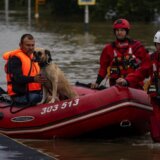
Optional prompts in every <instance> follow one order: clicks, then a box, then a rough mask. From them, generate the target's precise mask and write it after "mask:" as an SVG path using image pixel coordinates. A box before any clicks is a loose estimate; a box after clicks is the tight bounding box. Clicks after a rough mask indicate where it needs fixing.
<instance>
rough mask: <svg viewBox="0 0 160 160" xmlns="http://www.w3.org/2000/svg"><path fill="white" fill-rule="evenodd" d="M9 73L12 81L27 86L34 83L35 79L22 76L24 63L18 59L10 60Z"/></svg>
mask: <svg viewBox="0 0 160 160" xmlns="http://www.w3.org/2000/svg"><path fill="white" fill-rule="evenodd" d="M8 71H9V73H10V74H11V79H12V80H13V81H15V82H17V83H20V84H23V83H24V84H25V83H28V82H34V77H30V76H24V75H23V74H22V63H21V61H20V59H19V58H17V57H12V58H11V59H9V62H8Z"/></svg>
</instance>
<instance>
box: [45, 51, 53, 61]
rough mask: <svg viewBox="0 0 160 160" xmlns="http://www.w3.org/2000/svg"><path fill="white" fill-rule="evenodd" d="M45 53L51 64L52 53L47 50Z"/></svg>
mask: <svg viewBox="0 0 160 160" xmlns="http://www.w3.org/2000/svg"><path fill="white" fill-rule="evenodd" d="M44 52H45V54H46V56H48V62H51V61H52V57H51V52H50V51H49V50H47V49H45V51H44Z"/></svg>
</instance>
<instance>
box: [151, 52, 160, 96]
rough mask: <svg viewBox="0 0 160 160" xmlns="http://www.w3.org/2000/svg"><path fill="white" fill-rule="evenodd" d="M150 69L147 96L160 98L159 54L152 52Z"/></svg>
mask: <svg viewBox="0 0 160 160" xmlns="http://www.w3.org/2000/svg"><path fill="white" fill-rule="evenodd" d="M151 61H152V67H151V69H150V71H148V74H149V75H150V85H149V87H148V94H150V96H151V97H157V96H158V97H159V98H160V54H159V53H158V52H154V53H153V54H152V55H151Z"/></svg>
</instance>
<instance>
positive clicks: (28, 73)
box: [3, 34, 46, 105]
mask: <svg viewBox="0 0 160 160" xmlns="http://www.w3.org/2000/svg"><path fill="white" fill-rule="evenodd" d="M19 46H20V48H19V49H16V50H13V51H9V52H6V53H4V54H3V59H4V60H6V65H5V72H6V79H7V92H8V94H9V95H10V96H11V98H12V100H13V102H14V103H15V104H17V105H26V104H30V105H33V104H36V103H38V102H40V101H41V99H42V91H41V83H44V82H45V81H46V78H45V77H43V76H41V75H40V74H39V73H40V67H39V65H38V63H37V62H34V61H33V52H34V48H35V39H34V37H33V36H32V35H31V34H24V35H22V37H21V39H20V43H19Z"/></svg>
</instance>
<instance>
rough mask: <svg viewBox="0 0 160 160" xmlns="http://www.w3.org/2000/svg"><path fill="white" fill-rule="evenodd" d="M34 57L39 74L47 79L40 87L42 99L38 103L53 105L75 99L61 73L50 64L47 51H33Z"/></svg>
mask: <svg viewBox="0 0 160 160" xmlns="http://www.w3.org/2000/svg"><path fill="white" fill-rule="evenodd" d="M34 57H35V61H37V62H38V64H39V66H40V74H42V75H43V76H45V77H46V78H47V82H46V83H44V84H43V85H42V87H43V98H42V101H41V102H40V103H54V102H55V101H60V100H65V99H70V98H75V97H77V94H76V92H75V91H74V90H73V88H72V87H71V85H70V83H69V81H68V80H67V78H66V77H65V75H64V73H63V71H62V70H61V69H60V68H59V67H58V65H56V64H55V63H53V62H52V57H51V53H50V51H49V50H46V49H41V48H40V49H35V51H34Z"/></svg>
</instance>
